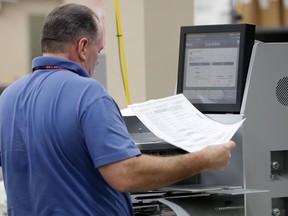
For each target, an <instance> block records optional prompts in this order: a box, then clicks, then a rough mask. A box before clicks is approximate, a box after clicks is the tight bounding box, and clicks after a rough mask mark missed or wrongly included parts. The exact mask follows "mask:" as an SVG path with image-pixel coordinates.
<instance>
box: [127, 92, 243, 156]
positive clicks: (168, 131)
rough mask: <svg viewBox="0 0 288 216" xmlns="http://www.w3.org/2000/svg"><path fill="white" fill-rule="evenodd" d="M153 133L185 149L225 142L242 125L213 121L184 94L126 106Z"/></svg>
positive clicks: (195, 149) (189, 150)
mask: <svg viewBox="0 0 288 216" xmlns="http://www.w3.org/2000/svg"><path fill="white" fill-rule="evenodd" d="M129 108H131V109H132V110H133V112H134V113H135V115H136V116H137V117H138V118H139V119H140V120H141V122H142V123H143V124H144V125H145V126H146V127H147V128H148V129H149V130H150V131H151V132H153V133H154V134H155V135H156V136H158V137H159V138H161V139H164V140H166V141H167V142H168V143H170V144H172V145H175V146H177V147H179V148H181V149H184V150H186V151H188V152H194V151H198V150H201V149H203V148H205V147H206V146H208V145H212V144H222V143H224V142H228V141H229V140H230V139H231V138H232V137H233V135H234V134H235V133H236V131H237V130H238V128H239V127H240V126H241V125H242V123H243V121H244V120H245V119H243V120H242V121H240V122H238V123H235V124H222V123H219V122H216V121H214V120H212V119H210V118H208V117H207V116H205V115H204V114H202V113H201V112H200V111H199V110H198V109H196V108H195V107H194V106H193V105H192V104H191V103H190V102H189V100H188V99H187V98H186V97H185V96H184V95H183V94H178V95H174V96H171V97H166V98H161V99H157V100H151V101H147V102H144V103H138V104H132V105H130V106H129Z"/></svg>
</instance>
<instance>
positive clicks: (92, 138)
mask: <svg viewBox="0 0 288 216" xmlns="http://www.w3.org/2000/svg"><path fill="white" fill-rule="evenodd" d="M81 124H82V125H81V126H82V130H83V134H84V139H85V143H86V146H87V149H88V152H89V154H90V156H91V158H92V160H93V162H94V166H95V167H96V168H98V167H100V166H102V165H105V164H109V163H113V162H117V161H120V160H125V159H128V158H131V157H135V156H137V155H139V154H141V152H140V150H139V149H138V148H137V147H136V145H135V144H134V143H133V141H132V139H131V137H130V135H129V133H128V131H127V128H126V125H125V123H124V120H123V118H122V116H121V114H120V111H119V108H118V106H117V105H116V103H115V102H114V100H113V99H112V98H110V97H108V96H107V97H102V98H99V99H97V100H96V101H95V102H94V103H93V104H92V105H90V106H89V108H88V109H87V110H86V112H85V114H84V115H83V117H82V120H81Z"/></svg>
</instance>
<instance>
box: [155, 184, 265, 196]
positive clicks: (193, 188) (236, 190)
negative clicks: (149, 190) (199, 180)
mask: <svg viewBox="0 0 288 216" xmlns="http://www.w3.org/2000/svg"><path fill="white" fill-rule="evenodd" d="M161 190H162V191H178V192H190V193H206V194H226V195H238V194H247V193H262V192H269V190H257V189H246V188H243V186H231V185H211V186H208V185H201V184H200V185H195V184H194V185H173V186H169V187H165V188H162V189H161Z"/></svg>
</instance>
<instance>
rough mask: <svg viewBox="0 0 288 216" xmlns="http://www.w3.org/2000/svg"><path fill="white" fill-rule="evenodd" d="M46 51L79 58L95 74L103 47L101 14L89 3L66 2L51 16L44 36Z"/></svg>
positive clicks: (68, 57) (42, 43)
mask: <svg viewBox="0 0 288 216" xmlns="http://www.w3.org/2000/svg"><path fill="white" fill-rule="evenodd" d="M41 49H42V53H43V55H50V56H59V57H64V58H67V59H69V60H71V61H75V62H77V63H78V64H80V65H81V66H82V67H83V68H85V69H86V70H87V72H88V73H89V75H90V76H92V74H93V72H94V70H95V67H96V65H97V64H98V55H99V53H100V51H101V50H102V49H103V31H102V28H101V25H100V22H99V18H98V17H97V15H96V14H95V13H94V12H93V11H92V10H91V9H90V8H88V7H86V6H84V5H78V4H65V5H63V6H61V7H57V8H55V9H54V10H53V11H52V12H51V13H50V14H49V15H48V16H47V17H46V20H45V23H44V26H43V31H42V37H41Z"/></svg>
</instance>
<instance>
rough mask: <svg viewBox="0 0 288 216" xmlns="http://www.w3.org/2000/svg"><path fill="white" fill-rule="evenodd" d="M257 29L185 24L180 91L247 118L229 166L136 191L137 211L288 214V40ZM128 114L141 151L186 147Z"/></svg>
mask: <svg viewBox="0 0 288 216" xmlns="http://www.w3.org/2000/svg"><path fill="white" fill-rule="evenodd" d="M254 33H255V26H253V25H248V24H236V25H214V26H187V27H182V28H181V34H180V47H179V50H180V52H179V68H178V69H179V70H178V79H177V82H178V83H177V93H183V94H184V95H185V96H186V97H187V99H188V100H189V101H190V102H191V103H192V104H193V105H194V106H195V107H197V109H199V110H200V111H201V112H202V113H203V114H205V115H207V116H208V117H209V118H211V119H213V120H216V121H219V122H222V123H227V124H230V123H235V122H239V121H241V120H242V119H244V118H245V121H244V123H243V125H242V126H241V128H240V129H239V130H238V131H237V132H236V134H235V135H234V137H233V138H232V140H234V141H235V142H236V143H237V147H236V149H234V150H233V151H232V159H231V163H230V165H229V167H228V168H227V169H226V170H225V171H223V172H217V173H201V174H199V175H196V176H194V177H192V178H191V179H188V180H185V181H183V182H179V183H177V184H175V185H171V186H169V187H167V188H163V189H161V190H159V191H146V192H143V193H138V194H133V195H132V200H133V206H134V210H135V214H136V215H159V214H163V215H165V213H167V215H181V216H183V215H184V216H185V215H197V216H198V215H199V216H205V215H207V216H208V215H209V216H210V215H223V216H226V215H227V216H228V215H229V216H231V215H235V216H236V215H237V216H239V215H241V216H242V215H243V216H244V215H245V216H246V215H247V216H256V215H261V216H268V215H269V216H270V215H274V216H278V215H288V210H287V208H288V143H287V142H288V113H287V109H288V61H287V56H288V44H286V43H261V42H255V40H254ZM124 120H125V122H126V125H127V128H128V131H129V133H130V134H131V137H132V138H133V139H134V141H135V144H136V145H137V146H138V147H139V148H140V150H141V151H142V152H143V153H147V154H155V155H173V154H185V151H183V150H181V149H179V148H177V147H175V146H173V145H171V144H169V143H167V142H165V141H164V140H161V139H159V138H158V137H156V136H155V135H154V134H153V133H151V131H149V130H148V129H147V128H146V127H145V125H144V124H142V123H141V121H139V119H138V118H137V117H136V116H129V117H128V116H127V117H124Z"/></svg>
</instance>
